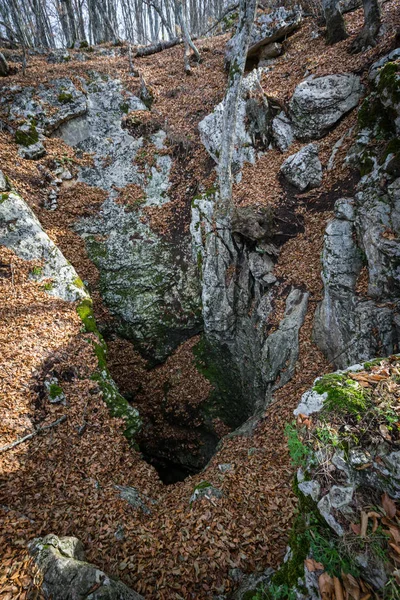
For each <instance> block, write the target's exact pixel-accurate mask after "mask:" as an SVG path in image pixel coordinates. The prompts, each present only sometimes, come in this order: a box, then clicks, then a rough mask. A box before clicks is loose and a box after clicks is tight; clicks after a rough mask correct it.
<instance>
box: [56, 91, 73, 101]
mask: <svg viewBox="0 0 400 600" xmlns="http://www.w3.org/2000/svg"><path fill="white" fill-rule="evenodd" d="M57 99H58V101H59V102H60V103H61V104H68V103H69V102H73V100H74V98H73V96H72V94H70V93H69V92H60V93H59V94H58V98H57Z"/></svg>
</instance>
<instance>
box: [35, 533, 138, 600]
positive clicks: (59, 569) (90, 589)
mask: <svg viewBox="0 0 400 600" xmlns="http://www.w3.org/2000/svg"><path fill="white" fill-rule="evenodd" d="M30 551H31V554H32V555H33V557H34V560H35V563H36V565H37V567H38V568H39V571H40V573H41V574H42V576H43V583H42V585H41V589H42V592H43V593H44V595H45V598H48V599H49V600H50V599H52V598H54V599H55V598H57V600H79V599H80V598H93V600H95V599H96V600H143V596H141V595H140V594H137V593H136V592H134V591H133V590H131V589H130V588H128V587H127V586H126V585H125V584H123V583H122V582H121V581H117V580H115V579H111V578H110V577H108V575H106V574H105V573H104V572H103V571H101V570H100V569H98V568H97V567H95V566H94V565H92V564H90V563H88V562H86V560H85V552H84V549H83V545H82V543H81V542H80V541H79V540H78V539H77V538H74V537H61V538H59V537H57V536H56V535H52V534H50V535H46V537H44V538H38V539H35V540H33V542H32V543H31V545H30Z"/></svg>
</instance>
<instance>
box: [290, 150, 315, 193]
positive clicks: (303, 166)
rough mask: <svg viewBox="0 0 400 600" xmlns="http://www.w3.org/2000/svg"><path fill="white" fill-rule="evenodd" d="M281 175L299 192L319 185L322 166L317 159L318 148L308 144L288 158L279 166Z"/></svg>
mask: <svg viewBox="0 0 400 600" xmlns="http://www.w3.org/2000/svg"><path fill="white" fill-rule="evenodd" d="M281 173H282V174H283V175H284V176H285V178H286V180H287V181H288V182H289V183H291V184H292V185H294V186H295V187H297V189H299V190H300V191H301V192H303V191H304V190H305V189H307V188H314V187H318V186H319V185H321V182H322V165H321V162H320V160H319V158H318V146H317V145H316V144H309V145H308V146H304V147H303V148H302V149H301V150H299V151H298V152H296V154H292V155H291V156H289V157H288V158H287V159H286V160H285V162H284V163H283V165H282V166H281Z"/></svg>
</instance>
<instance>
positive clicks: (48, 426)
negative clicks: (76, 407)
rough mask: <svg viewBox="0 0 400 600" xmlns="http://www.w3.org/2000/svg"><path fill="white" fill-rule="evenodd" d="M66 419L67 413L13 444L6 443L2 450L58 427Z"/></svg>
mask: <svg viewBox="0 0 400 600" xmlns="http://www.w3.org/2000/svg"><path fill="white" fill-rule="evenodd" d="M66 420H67V417H66V415H63V416H62V417H60V418H59V419H57V421H53V423H50V424H49V425H43V427H39V428H38V429H36V430H35V431H33V432H32V433H30V434H29V435H25V436H24V437H23V438H20V439H19V440H15V442H12V443H11V444H6V445H5V446H1V447H0V452H5V451H6V450H11V448H15V446H18V445H19V444H22V443H23V442H26V441H27V440H30V439H31V438H33V437H35V435H38V434H39V433H42V432H43V431H46V430H47V429H52V428H53V427H57V425H60V424H61V423H64V421H66Z"/></svg>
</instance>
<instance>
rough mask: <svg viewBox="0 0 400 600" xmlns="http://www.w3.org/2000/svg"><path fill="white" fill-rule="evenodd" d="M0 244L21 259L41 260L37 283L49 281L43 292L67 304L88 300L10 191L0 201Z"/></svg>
mask: <svg viewBox="0 0 400 600" xmlns="http://www.w3.org/2000/svg"><path fill="white" fill-rule="evenodd" d="M0 244H2V245H4V246H7V248H10V249H11V250H13V251H14V252H15V253H16V254H17V256H19V257H20V258H23V259H24V260H34V259H37V260H43V268H42V269H41V271H40V275H38V276H35V278H36V279H37V280H38V281H43V280H50V281H51V284H50V288H49V289H48V290H47V293H48V294H49V295H51V296H56V297H58V298H62V299H63V300H68V301H70V302H75V301H76V300H83V299H86V298H88V294H87V292H86V291H85V289H84V288H83V286H82V284H81V282H80V280H79V278H78V275H77V272H76V271H75V269H74V267H73V266H72V265H71V264H70V263H69V262H68V261H67V260H66V259H65V257H64V255H63V254H62V253H61V252H60V250H59V249H58V248H57V246H56V245H55V244H54V242H52V241H51V239H50V238H49V236H48V235H47V233H45V232H44V231H43V229H42V226H41V224H40V223H39V221H38V219H37V218H36V217H35V215H34V214H33V212H32V210H31V209H30V208H29V207H28V205H27V204H25V202H24V201H23V200H22V198H21V197H20V196H18V195H17V194H15V193H13V192H11V193H10V194H8V197H7V198H6V199H5V200H2V201H1V200H0Z"/></svg>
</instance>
